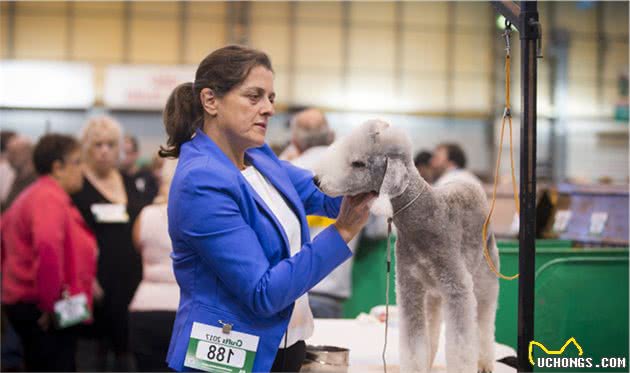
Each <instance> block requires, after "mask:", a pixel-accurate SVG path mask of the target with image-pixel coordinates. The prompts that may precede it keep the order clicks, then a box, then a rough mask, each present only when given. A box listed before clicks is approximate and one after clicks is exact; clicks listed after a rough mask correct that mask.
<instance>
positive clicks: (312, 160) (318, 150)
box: [291, 146, 360, 299]
mask: <svg viewBox="0 0 630 373" xmlns="http://www.w3.org/2000/svg"><path fill="white" fill-rule="evenodd" d="M326 149H328V147H327V146H314V147H312V148H309V149H307V150H306V151H305V152H304V153H302V154H300V156H298V157H297V158H295V159H293V160H292V161H291V163H292V164H293V165H294V166H297V167H300V168H304V169H306V170H309V171H312V170H313V168H314V167H315V165H316V164H317V162H319V161H320V160H321V159H322V155H323V153H324V152H325V151H326ZM328 225H329V224H328V223H325V221H321V220H317V222H316V223H313V224H311V225H309V231H310V234H311V239H313V237H315V236H317V235H318V234H319V233H320V232H321V231H323V230H324V229H325V228H326V227H327V226H328ZM359 236H360V235H356V237H355V238H353V239H352V241H350V242H348V248H350V250H351V251H352V253H354V252H356V249H357V245H358V243H359ZM352 262H353V258H352V257H351V258H350V259H348V260H346V261H345V262H343V263H342V264H341V265H340V266H339V267H337V268H336V269H335V270H334V271H332V272H331V273H330V274H329V275H328V276H326V277H324V279H323V280H322V281H320V282H319V283H318V284H317V285H315V287H313V288H312V289H311V290H309V292H312V293H319V294H324V295H332V296H334V297H337V298H344V299H347V298H350V295H351V294H352Z"/></svg>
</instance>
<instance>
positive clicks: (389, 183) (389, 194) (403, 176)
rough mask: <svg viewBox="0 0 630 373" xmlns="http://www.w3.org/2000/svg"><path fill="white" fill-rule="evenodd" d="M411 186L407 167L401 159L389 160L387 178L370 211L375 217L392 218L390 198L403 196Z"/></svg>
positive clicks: (386, 171)
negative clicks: (408, 186)
mask: <svg viewBox="0 0 630 373" xmlns="http://www.w3.org/2000/svg"><path fill="white" fill-rule="evenodd" d="M408 184H409V175H408V174H407V167H405V163H404V161H403V160H402V159H401V158H393V159H392V158H388V159H387V167H386V169H385V176H384V177H383V182H382V183H381V189H380V190H379V193H378V198H377V199H376V200H375V201H374V203H373V204H372V206H371V208H370V210H371V211H372V213H374V214H375V215H385V216H392V215H393V210H392V205H391V202H390V198H393V197H396V196H399V195H401V194H402V193H403V192H404V191H405V189H407V185H408Z"/></svg>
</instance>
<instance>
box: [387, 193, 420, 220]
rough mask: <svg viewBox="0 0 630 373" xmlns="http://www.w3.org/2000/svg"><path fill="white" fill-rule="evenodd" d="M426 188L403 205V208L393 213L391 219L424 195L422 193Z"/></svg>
mask: <svg viewBox="0 0 630 373" xmlns="http://www.w3.org/2000/svg"><path fill="white" fill-rule="evenodd" d="M426 189H427V188H423V189H422V190H421V191H419V192H418V195H417V196H415V197H413V199H412V200H411V201H409V202H408V203H407V204H406V205H404V206H403V207H401V208H399V209H398V210H397V211H396V212H394V214H393V215H392V217H391V219H393V218H394V216H396V215H398V214H399V213H401V212H403V211H404V210H405V209H406V208H407V207H409V206H411V205H412V204H413V203H414V202H416V200H417V199H418V198H420V196H421V195H422V194H423V193H424V191H425V190H426Z"/></svg>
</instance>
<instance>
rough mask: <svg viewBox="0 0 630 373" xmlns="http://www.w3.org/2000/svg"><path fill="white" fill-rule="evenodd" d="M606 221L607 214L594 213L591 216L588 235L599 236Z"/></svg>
mask: <svg viewBox="0 0 630 373" xmlns="http://www.w3.org/2000/svg"><path fill="white" fill-rule="evenodd" d="M607 221H608V214H607V213H605V212H594V213H593V214H592V215H591V226H590V227H589V233H590V234H591V235H592V236H601V234H602V233H603V232H604V228H605V227H606V222H607Z"/></svg>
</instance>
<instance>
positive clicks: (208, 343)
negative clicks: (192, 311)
mask: <svg viewBox="0 0 630 373" xmlns="http://www.w3.org/2000/svg"><path fill="white" fill-rule="evenodd" d="M258 340H259V337H258V336H255V335H251V334H246V333H239V332H236V331H233V330H230V331H229V332H227V333H224V332H223V329H221V328H218V327H215V326H210V325H206V324H202V323H198V322H195V323H193V327H192V331H191V332H190V340H189V342H188V350H187V351H186V359H185V360H184V366H186V367H189V368H194V369H199V370H203V371H205V372H217V373H231V372H233V373H247V372H251V371H252V367H253V366H254V358H255V357H256V350H257V349H258Z"/></svg>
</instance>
